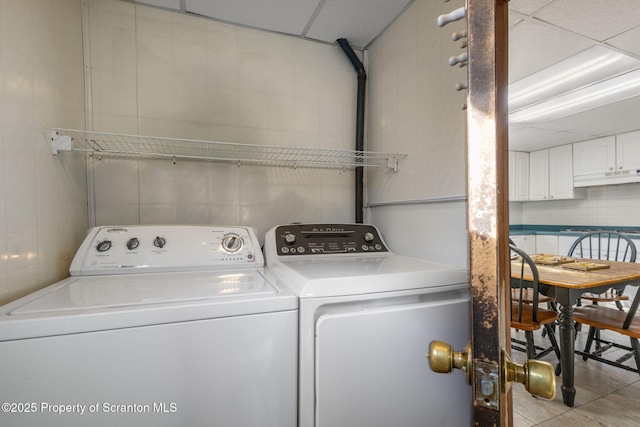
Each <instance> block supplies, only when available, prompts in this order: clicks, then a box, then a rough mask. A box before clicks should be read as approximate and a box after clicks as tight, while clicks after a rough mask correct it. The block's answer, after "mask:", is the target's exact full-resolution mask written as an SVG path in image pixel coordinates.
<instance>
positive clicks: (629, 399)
mask: <svg viewBox="0 0 640 427" xmlns="http://www.w3.org/2000/svg"><path fill="white" fill-rule="evenodd" d="M587 330H588V328H586V327H584V328H583V330H582V331H580V332H578V335H577V337H576V349H579V350H582V349H584V343H585V341H586V337H587ZM518 334H519V335H521V338H522V339H524V333H522V332H519V333H518V332H515V331H513V330H512V335H514V336H518ZM603 334H604V335H603V339H610V340H616V342H620V343H621V344H624V345H627V346H628V345H629V339H628V338H627V337H624V336H621V335H618V334H611V333H608V332H606V331H603ZM542 341H544V342H545V344H542ZM539 342H540V344H541V345H542V346H546V345H548V339H547V338H543V337H541V336H540V335H537V336H536V343H539ZM614 351H615V352H616V353H615V354H614V353H613V352H614ZM624 353H625V351H624V350H610V351H609V352H607V353H606V355H607V358H610V357H611V356H610V355H613V356H614V357H613V359H615V358H616V357H620V356H619V355H620V354H624ZM616 355H617V356H616ZM512 357H513V359H514V360H515V361H517V362H518V363H522V362H523V361H524V360H525V359H526V357H525V355H524V353H521V352H519V351H516V350H512ZM543 360H545V361H548V362H549V363H551V364H553V365H554V366H555V364H556V363H557V358H556V356H555V354H554V353H551V354H550V355H547V356H546V357H545V358H544V359H543ZM625 364H626V365H629V366H632V367H635V361H634V359H633V358H631V359H629V360H627V361H626V362H625ZM561 384H562V378H561V377H557V381H556V397H555V399H554V400H552V401H549V400H544V399H538V398H534V397H533V396H531V395H530V394H529V393H527V391H526V390H525V389H524V387H522V385H520V384H514V385H513V418H514V422H513V425H514V427H533V426H541V427H555V426H560V427H568V426H577V425H579V426H580V427H595V426H607V427H617V426H624V427H629V426H640V375H638V374H637V373H635V372H631V371H627V370H624V369H621V368H617V367H614V366H609V365H606V364H604V363H600V362H597V361H595V360H591V359H590V360H587V361H583V360H582V357H581V356H579V355H576V356H575V387H576V397H575V405H574V407H573V408H570V407H568V406H565V405H564V404H563V403H562V392H561V391H560V386H561Z"/></svg>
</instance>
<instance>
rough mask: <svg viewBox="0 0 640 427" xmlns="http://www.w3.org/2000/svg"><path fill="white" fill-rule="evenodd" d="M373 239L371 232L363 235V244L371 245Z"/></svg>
mask: <svg viewBox="0 0 640 427" xmlns="http://www.w3.org/2000/svg"><path fill="white" fill-rule="evenodd" d="M373 239H374V235H373V233H371V232H366V233H364V241H365V242H367V243H371V242H373Z"/></svg>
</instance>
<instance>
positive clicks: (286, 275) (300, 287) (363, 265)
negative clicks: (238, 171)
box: [269, 254, 469, 298]
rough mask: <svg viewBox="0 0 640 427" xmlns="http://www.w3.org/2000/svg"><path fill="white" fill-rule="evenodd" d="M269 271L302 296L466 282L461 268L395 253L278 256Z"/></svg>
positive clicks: (467, 279)
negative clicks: (290, 258) (302, 257)
mask: <svg viewBox="0 0 640 427" xmlns="http://www.w3.org/2000/svg"><path fill="white" fill-rule="evenodd" d="M269 271H270V272H272V273H273V274H274V275H275V276H276V277H277V278H278V281H277V282H276V283H278V284H282V285H283V286H286V287H288V288H289V289H291V290H292V291H293V293H295V294H296V295H298V296H299V297H301V298H314V297H330V296H343V295H359V294H370V293H377V292H391V291H400V290H409V289H421V288H439V287H444V286H449V285H453V284H461V283H468V282H469V273H468V271H467V270H466V269H464V268H461V267H454V266H450V265H445V264H438V263H434V262H428V261H423V260H419V259H414V258H409V257H404V256H400V255H395V254H389V255H384V256H375V257H369V258H361V257H357V256H354V257H342V258H340V259H338V258H331V259H324V258H321V257H314V258H311V257H310V258H309V259H305V260H301V259H296V260H291V261H289V260H284V261H283V260H278V262H276V263H275V264H271V265H270V266H269Z"/></svg>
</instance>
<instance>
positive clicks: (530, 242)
mask: <svg viewBox="0 0 640 427" xmlns="http://www.w3.org/2000/svg"><path fill="white" fill-rule="evenodd" d="M510 237H511V240H512V241H513V243H515V245H516V246H517V247H519V248H520V249H522V250H523V251H525V252H526V253H528V254H535V253H536V236H535V235H532V234H531V235H530V234H522V235H518V236H510Z"/></svg>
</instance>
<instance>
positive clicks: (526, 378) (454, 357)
mask: <svg viewBox="0 0 640 427" xmlns="http://www.w3.org/2000/svg"><path fill="white" fill-rule="evenodd" d="M427 358H428V359H429V368H431V370H432V371H433V372H437V373H440V374H446V373H448V372H451V371H452V370H453V369H460V370H461V371H462V372H464V374H465V377H466V379H467V383H469V384H471V371H472V369H473V352H472V350H471V343H468V344H467V346H466V347H465V348H464V350H462V351H453V348H452V347H451V346H450V345H449V344H447V343H445V342H442V341H431V343H430V344H429V353H428V354H427ZM477 363H480V362H477ZM500 364H501V369H502V390H504V393H506V392H507V391H508V390H509V387H510V386H511V383H514V382H516V383H520V384H523V385H524V388H525V389H526V390H527V391H528V392H529V393H531V394H533V395H535V396H540V397H542V398H544V399H553V398H554V397H555V395H556V376H555V372H554V369H553V366H551V364H549V363H547V362H542V361H540V360H534V359H531V360H527V361H526V362H524V364H522V365H519V364H517V363H514V362H513V361H512V360H511V357H509V354H508V353H507V352H506V350H504V349H502V360H501V361H500ZM484 365H486V364H484ZM492 366H493V367H492V368H491V371H493V372H495V376H496V380H497V369H498V367H497V366H495V365H492ZM486 379H487V377H485V378H484V379H481V380H480V381H478V384H477V387H476V388H477V393H478V394H482V395H487V394H493V393H494V391H495V392H497V389H498V385H497V384H495V386H493V388H492V390H494V391H491V390H490V391H489V392H487V390H485V389H483V387H485V388H486V386H487V384H486V381H485V380H486Z"/></svg>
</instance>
